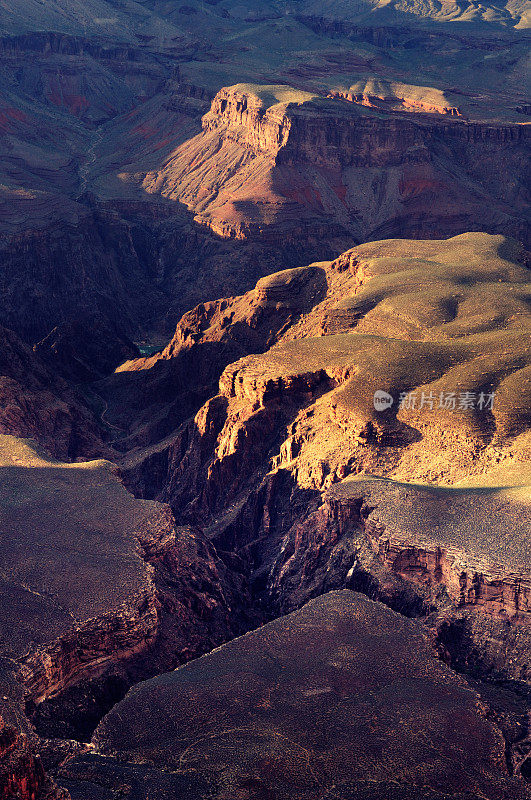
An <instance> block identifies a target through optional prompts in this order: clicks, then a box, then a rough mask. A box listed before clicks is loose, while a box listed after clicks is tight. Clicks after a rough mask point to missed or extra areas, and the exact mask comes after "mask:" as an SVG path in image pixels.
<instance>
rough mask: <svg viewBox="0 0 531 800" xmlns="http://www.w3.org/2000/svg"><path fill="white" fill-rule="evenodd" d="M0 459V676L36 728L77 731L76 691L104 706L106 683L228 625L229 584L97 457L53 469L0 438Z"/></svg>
mask: <svg viewBox="0 0 531 800" xmlns="http://www.w3.org/2000/svg"><path fill="white" fill-rule="evenodd" d="M1 454H2V467H1V474H2V487H3V492H2V500H1V501H0V510H1V515H0V520H1V535H2V542H3V546H2V560H3V564H2V574H3V576H4V577H3V579H2V587H1V592H2V595H3V600H2V603H1V604H0V608H1V620H0V642H1V657H2V676H3V675H4V674H5V675H14V676H15V677H16V678H17V680H18V682H19V683H20V684H22V686H23V687H24V696H25V701H26V706H27V709H29V713H31V714H32V715H33V716H34V718H35V719H36V721H37V725H38V727H40V728H42V729H46V728H47V726H48V724H51V725H52V726H55V728H53V727H52V730H54V735H59V734H62V735H64V732H66V733H67V734H68V733H70V734H71V733H72V732H73V733H74V734H75V735H77V736H81V737H83V736H86V735H87V727H88V732H89V733H90V719H91V713H95V714H96V721H97V719H98V711H99V709H98V708H97V707H96V708H95V710H94V711H93V712H90V709H89V710H86V709H85V708H84V705H83V704H84V702H85V701H84V700H83V698H82V697H81V698H80V697H78V698H77V700H78V704H77V706H76V703H75V702H74V701H75V699H76V697H75V687H76V686H79V685H80V684H83V685H84V686H88V687H89V689H88V694H87V698H86V702H88V703H89V705H90V703H92V704H93V705H94V704H96V705H97V703H98V702H99V701H101V703H103V704H104V703H105V692H107V694H108V695H109V698H107V699H110V698H111V697H112V685H113V681H114V685H115V687H116V691H118V692H119V691H122V693H123V691H124V689H123V688H122V689H121V688H120V687H125V688H126V687H127V685H129V684H130V683H131V682H132V681H133V680H138V679H139V677H142V676H146V675H150V674H153V672H156V671H157V670H160V669H164V668H170V667H172V666H175V665H176V664H179V663H182V661H184V660H186V659H187V658H190V657H192V656H193V655H196V654H197V653H198V652H199V653H201V652H204V650H205V649H208V648H209V647H212V646H214V645H215V644H217V643H218V642H220V641H222V640H223V639H224V638H227V637H228V636H229V635H231V634H232V635H234V633H235V632H237V631H238V630H239V623H238V622H234V623H233V620H232V615H231V610H232V609H231V597H232V595H231V592H232V591H235V587H236V585H235V583H234V580H235V579H234V578H233V579H231V580H226V577H225V572H226V571H225V568H224V565H223V564H222V562H220V561H219V559H218V557H217V555H216V553H215V551H214V549H213V548H212V546H210V545H208V543H206V542H205V541H204V539H203V538H202V537H201V535H200V533H199V532H194V531H193V530H190V529H178V528H176V527H175V521H174V519H173V517H172V515H171V513H170V511H169V509H168V508H167V507H165V506H162V505H160V504H157V503H153V502H150V501H137V500H135V499H134V498H133V497H132V496H131V495H130V494H129V493H128V492H127V491H126V490H125V489H124V488H123V486H122V485H121V483H120V481H119V480H118V478H117V477H116V475H115V474H114V469H113V466H112V465H111V464H110V463H109V462H104V461H95V462H84V463H82V464H65V463H60V462H57V461H53V460H52V459H51V458H50V457H49V456H47V455H46V454H45V453H43V452H40V451H39V450H37V449H35V448H34V447H33V446H32V445H31V444H30V443H28V442H24V441H23V440H20V439H15V438H14V437H9V436H4V437H2V441H1ZM233 587H234V588H233ZM238 588H239V591H240V593H241V594H242V595H243V593H244V591H245V587H244V586H240V587H238ZM236 618H239V619H241V617H238V614H237V612H236V611H235V614H234V619H235V620H236ZM196 622H197V624H196ZM233 625H234V627H233ZM6 670H7V672H6ZM98 681H99V683H98ZM91 682H92V686H93V690H94V692H95V695H94V696H93V697H91V689H90V686H91ZM105 682H106V683H105ZM105 686H107V689H105ZM98 687H99V688H98ZM98 692H99V695H98ZM101 695H103V698H102V697H101ZM98 697H99V698H100V699H99V700H98ZM69 698H70V699H69ZM63 699H64V702H63ZM69 706H70V708H69ZM49 708H51V709H53V710H54V711H55V713H52V715H51V717H52V719H51V722H50V719H49V716H50V715H49V713H48V709H49ZM99 713H100V715H101V711H99ZM69 715H71V718H69ZM54 716H55V717H56V719H55V720H54ZM57 718H58V719H59V721H60V720H63V728H62V729H61V725H60V724H59V722H58V720H57ZM69 725H71V728H70V729H69V727H68V726H69Z"/></svg>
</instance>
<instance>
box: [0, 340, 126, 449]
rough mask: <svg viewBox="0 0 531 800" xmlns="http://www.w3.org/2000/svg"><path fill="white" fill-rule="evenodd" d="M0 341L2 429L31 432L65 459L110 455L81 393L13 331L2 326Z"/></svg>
mask: <svg viewBox="0 0 531 800" xmlns="http://www.w3.org/2000/svg"><path fill="white" fill-rule="evenodd" d="M0 341H1V348H0V433H1V434H12V435H13V436H20V437H35V438H36V439H37V440H38V441H39V443H40V444H42V445H43V446H44V447H47V448H48V449H49V450H50V451H51V452H52V453H53V454H54V455H55V456H57V457H58V458H63V459H65V460H66V459H74V458H78V457H79V456H83V457H85V458H90V457H97V456H105V455H109V454H110V452H111V451H110V449H109V448H108V447H107V446H106V445H105V444H104V442H103V438H105V432H104V429H103V426H100V425H98V424H97V420H96V417H95V415H94V413H93V412H92V410H91V409H90V408H89V407H88V406H87V404H86V402H85V401H84V400H83V399H82V398H81V396H80V395H78V394H77V393H76V392H75V391H74V390H73V389H72V387H71V386H70V385H69V384H68V383H67V382H66V381H64V380H63V379H62V378H61V377H60V376H59V375H57V373H56V372H55V371H53V370H52V369H51V368H50V367H49V366H47V365H46V364H45V363H44V362H43V361H42V360H41V359H40V358H39V357H38V355H36V354H35V353H34V352H32V350H31V348H30V347H28V345H26V344H25V343H24V342H22V341H21V340H20V339H19V337H18V336H17V335H16V334H15V333H14V332H13V331H10V330H8V329H7V328H2V327H0Z"/></svg>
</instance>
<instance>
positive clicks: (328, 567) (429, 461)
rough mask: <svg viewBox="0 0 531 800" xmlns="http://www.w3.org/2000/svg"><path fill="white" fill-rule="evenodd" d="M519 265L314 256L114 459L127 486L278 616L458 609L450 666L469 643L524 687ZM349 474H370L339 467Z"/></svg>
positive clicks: (506, 249) (524, 410) (525, 353)
mask: <svg viewBox="0 0 531 800" xmlns="http://www.w3.org/2000/svg"><path fill="white" fill-rule="evenodd" d="M522 258H523V253H522V251H521V250H520V249H519V248H518V246H517V245H516V244H515V243H511V242H510V241H508V240H504V239H502V238H501V237H490V236H486V235H484V234H467V235H464V236H459V237H455V238H454V239H450V240H448V241H445V242H408V243H405V242H398V241H396V240H395V241H388V242H378V243H374V244H371V245H361V246H359V247H357V248H355V249H354V250H352V251H349V252H348V253H346V254H344V256H342V257H340V258H339V259H337V260H336V261H334V262H331V263H329V264H325V263H323V264H321V265H320V266H319V269H321V270H324V271H325V273H326V278H327V287H328V288H327V292H326V295H325V296H324V297H322V298H321V299H320V302H316V304H315V305H314V306H313V309H312V310H311V311H310V312H308V313H305V314H302V315H300V317H299V318H298V319H293V321H292V324H291V325H290V326H289V327H287V329H286V330H285V331H283V332H282V334H281V335H280V337H276V338H275V339H274V340H273V341H274V342H275V343H274V344H273V346H272V347H270V348H269V349H268V350H265V352H263V354H261V355H252V356H246V357H244V358H241V359H239V360H238V361H237V362H235V363H233V364H230V365H229V366H227V367H226V368H225V370H224V372H223V374H222V375H221V378H220V383H219V394H218V395H217V396H216V397H214V398H212V399H210V400H209V401H208V402H207V403H206V404H205V405H204V406H203V408H202V409H201V410H200V411H199V412H198V414H197V415H196V417H195V420H194V422H193V423H190V424H188V425H184V426H182V427H181V429H180V430H179V431H178V432H177V434H176V436H175V437H174V438H173V441H172V437H168V439H167V440H166V441H164V442H163V443H162V446H161V447H160V448H153V449H151V450H150V451H148V453H147V459H146V461H145V463H144V464H143V461H142V454H141V452H137V453H136V454H135V456H134V458H127V457H126V458H125V459H124V462H123V469H124V474H125V476H126V480H127V481H128V482H129V481H131V485H132V486H135V487H136V490H137V491H139V492H140V493H141V494H142V493H144V494H145V495H146V496H153V495H152V494H151V493H153V492H155V494H156V484H157V483H158V486H159V487H160V488H161V490H162V491H160V493H159V497H160V498H161V499H164V500H166V501H169V502H170V503H171V504H172V506H173V508H174V510H175V512H176V513H177V514H178V515H180V517H181V518H182V519H184V520H186V521H188V522H189V523H193V524H198V525H201V526H205V527H206V529H207V531H208V534H209V536H210V537H211V538H212V540H213V541H214V542H215V543H216V545H217V546H218V547H220V548H221V549H222V550H223V551H229V550H230V551H234V550H236V551H237V552H239V554H240V555H241V556H242V557H243V558H244V559H247V563H248V569H249V570H250V574H251V575H252V576H253V578H252V580H253V581H254V585H255V590H256V592H257V594H258V596H260V597H261V601H262V602H264V598H266V599H265V602H266V605H267V603H271V604H272V607H273V608H274V609H275V610H276V613H277V612H278V611H279V610H291V609H292V608H294V607H296V606H297V605H299V604H300V603H302V602H305V601H306V600H307V599H309V598H310V597H312V596H315V594H319V593H322V592H323V591H326V589H327V588H335V587H338V586H347V587H348V586H354V588H360V587H361V588H366V589H367V591H371V592H374V594H373V596H375V597H378V598H379V599H383V600H385V601H386V602H388V603H390V604H391V605H393V607H395V608H399V609H401V610H404V609H405V610H406V612H407V613H411V614H414V615H419V614H420V615H421V616H424V617H426V618H427V617H429V615H430V614H432V613H436V614H437V615H439V616H438V617H437V621H436V622H433V625H432V627H434V628H437V626H439V627H442V628H444V626H445V625H447V623H448V620H449V619H451V618H452V615H453V618H454V620H455V619H457V618H458V617H459V618H461V619H462V624H463V626H464V627H465V628H466V629H467V630H468V631H469V633H470V640H469V645H468V647H469V651H468V656H467V655H466V653H465V650H466V647H467V645H466V643H464V644H463V647H464V651H463V652H462V653H461V654H460V655H459V656H458V658H459V659H461V661H463V660H464V661H466V659H467V658H468V657H470V658H471V659H472V660H473V658H476V656H474V657H472V655H471V652H472V650H473V649H474V648H476V649H477V650H478V652H480V651H482V652H483V655H484V658H485V662H484V663H485V669H486V671H488V672H491V673H497V674H498V673H499V674H501V675H505V676H506V677H510V678H511V679H515V680H527V678H528V676H527V667H526V664H527V657H526V652H527V650H528V647H529V590H530V561H529V546H528V537H527V531H528V528H529V496H528V490H527V489H526V488H525V485H526V478H525V474H524V465H525V462H526V459H527V458H528V453H529V443H528V434H527V432H526V431H527V427H528V424H529V405H528V402H527V400H526V397H527V392H528V390H529V384H528V367H527V366H526V364H528V359H529V334H528V326H529V315H528V311H527V309H526V308H525V306H524V304H523V303H522V299H523V295H522V290H523V287H524V284H525V282H526V280H527V268H526V267H525V266H524V264H523V263H522V261H521V259H522ZM267 280H268V282H269V283H270V284H274V283H275V281H276V278H275V276H272V277H271V278H269V279H267ZM279 280H282V273H281V274H280V276H279ZM316 301H317V298H316ZM213 329H214V328H213ZM228 329H230V326H229V328H228ZM215 330H216V331H217V332H216V336H220V335H221V334H220V332H219V329H215ZM332 331H333V332H332ZM194 346H195V345H193V346H192V350H191V352H192V351H193V347H194ZM262 349H263V348H262ZM378 393H380V394H383V396H384V399H385V400H386V404H387V405H386V406H385V407H383V408H382V407H380V406H377V405H375V402H374V398H375V394H378ZM465 401H466V402H465ZM156 458H158V459H159V460H158V462H157V464H158V471H157V472H156V473H154V472H153V471H152V469H151V468H152V465H153V463H154V461H155V459H156ZM364 472H365V473H369V474H373V475H378V476H380V478H379V479H378V480H376V479H374V480H369V479H367V480H365V481H364V480H361V479H360V481H351V480H350V479H349V477H348V476H352V475H356V474H358V473H364ZM154 474H156V475H157V480H156V481H155V482H151V483H149V478H150V476H151V477H153V475H154ZM463 481H465V483H464V484H462V482H463ZM518 487H520V488H518ZM351 494H352V498H351V499H347V498H349V497H351ZM362 509H363V511H362ZM452 509H453V511H452ZM343 525H345V526H346V527H345V528H343ZM347 530H348V533H346V531H347ZM341 531H343V533H342V532H341ZM501 542H503V543H504V544H503V550H500V547H502V545H501V544H500V543H501ZM352 581H353V582H354V583H352ZM478 620H480V621H481V620H482V622H478ZM429 624H430V625H431V624H432V622H430V623H429ZM482 625H483V628H482ZM474 626H476V627H474ZM492 626H494V628H495V629H496V630H494V629H493V630H492V631H491V634H489V636H490V639H491V642H490V644H489V643H487V642H485V641H483V643H482V644H480V639H481V637H482V636H483V635H484V634H485V631H486V630H487V629H489V628H491V627H492ZM473 629H474V630H473ZM481 630H483V634H482V633H481ZM437 635H438V634H437V632H435V633H434V636H435V637H437ZM507 637H509V638H507ZM509 639H510V640H511V643H512V644H511V647H513V649H514V653H513V655H514V657H513V658H512V659H510V660H508V659H506V658H505V656H504V655H503V653H504V652H505V650H504V648H505V647H507V646H509V645H508V641H509ZM463 641H464V639H463ZM504 641H505V645H503V644H502V643H503V642H504ZM448 657H450V656H448ZM454 657H456V658H457V655H456V654H454ZM478 658H479V657H478ZM476 660H477V658H476ZM479 660H481V659H479Z"/></svg>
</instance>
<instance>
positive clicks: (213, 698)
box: [62, 591, 525, 800]
mask: <svg viewBox="0 0 531 800" xmlns="http://www.w3.org/2000/svg"><path fill="white" fill-rule="evenodd" d="M457 709H459V710H458V712H457V711H456V710H457ZM456 713H457V715H458V716H457V717H456ZM94 741H95V743H96V744H97V746H98V748H99V751H100V753H102V754H103V755H105V756H106V758H105V759H98V758H94V757H93V756H90V755H87V756H86V757H84V758H82V759H81V760H74V761H73V762H71V763H69V764H68V765H66V766H65V768H64V770H63V772H62V780H63V781H64V783H65V785H66V786H67V787H68V788H70V781H71V780H72V786H71V792H72V797H73V798H76V797H81V796H83V795H81V794H80V793H79V794H76V789H77V787H78V786H79V784H77V783H76V779H77V780H79V779H83V778H84V779H85V780H86V781H87V783H88V784H89V786H90V784H91V783H92V782H94V783H96V781H97V784H98V785H102V784H103V787H104V788H105V789H107V790H108V791H109V790H112V789H113V788H115V787H116V785H117V780H116V773H118V774H119V775H121V777H122V780H126V776H127V775H128V773H130V772H131V770H132V769H133V768H134V767H133V765H134V764H135V762H137V763H139V762H140V763H141V764H142V766H141V767H140V768H137V769H138V771H139V772H140V774H141V775H142V773H144V774H149V773H150V772H151V773H153V772H154V773H155V775H156V774H157V772H158V775H159V776H160V777H159V785H162V778H163V776H164V774H165V773H169V774H168V778H167V781H168V784H169V783H170V781H171V780H172V779H173V781H174V784H173V790H174V791H175V787H176V786H177V785H181V786H183V787H184V786H185V785H187V796H189V797H193V798H195V800H200V798H207V797H210V798H227V797H229V796H230V797H233V798H236V797H241V798H244V797H245V798H259V797H274V798H277V800H283V798H286V800H287V798H290V800H295V798H296V799H297V800H303V798H308V800H310V798H311V799H312V800H314V799H315V798H317V797H319V798H325V797H326V798H332V797H342V798H343V797H351V796H352V797H366V796H369V797H370V796H378V797H384V796H387V793H392V791H393V788H394V789H395V790H396V791H399V792H400V791H401V792H403V796H404V797H406V796H407V797H410V798H421V797H433V798H440V799H441V800H442V799H443V798H450V797H453V798H456V797H463V798H465V797H472V796H479V795H483V796H485V797H488V798H507V800H509V798H517V797H522V798H523V797H525V792H524V791H523V790H522V787H521V786H519V784H518V782H517V781H515V780H513V779H511V778H510V777H509V776H508V775H507V773H506V771H505V769H506V768H505V766H504V745H503V740H502V739H501V736H500V734H499V732H498V731H497V730H496V729H495V728H494V727H493V726H492V724H491V723H490V722H488V721H487V719H486V718H485V716H484V712H483V709H482V706H481V703H480V702H479V698H478V696H477V695H476V694H475V693H474V692H472V691H471V690H470V688H468V687H467V686H466V684H465V682H464V681H463V680H462V679H460V678H458V677H457V676H455V675H454V674H452V673H451V672H450V671H449V670H448V669H447V668H445V667H444V665H442V664H441V662H440V661H437V660H436V659H435V658H434V656H433V655H432V654H431V653H430V651H429V649H428V647H427V644H426V642H425V641H424V638H423V636H422V633H421V628H420V627H419V625H418V623H415V622H413V621H410V620H406V619H404V618H403V617H400V616H399V615H397V614H395V613H393V612H392V611H390V610H389V609H387V608H385V607H384V606H382V605H379V604H376V603H373V602H371V601H370V600H368V599H367V598H365V597H363V596H361V595H359V594H356V593H352V592H347V591H344V592H337V593H336V592H334V593H331V594H327V595H325V596H323V597H320V598H319V599H317V600H313V601H312V602H310V603H309V604H308V605H306V606H304V607H303V608H302V609H301V610H300V611H298V612H294V613H293V614H290V615H288V616H287V617H284V618H282V619H278V620H275V621H274V622H271V623H269V624H267V625H265V626H264V627H262V628H260V629H259V630H257V631H253V632H252V633H249V634H247V635H246V636H244V637H241V638H239V639H237V640H235V641H233V642H230V643H229V644H227V645H224V646H223V647H221V648H219V649H218V650H216V651H214V652H213V653H211V654H209V655H207V656H204V657H203V658H201V659H198V660H197V661H194V662H193V663H191V664H188V665H186V666H184V667H181V668H180V669H178V670H177V671H175V672H173V673H169V674H167V675H164V676H161V677H158V678H155V679H153V680H152V681H148V682H147V683H144V684H141V685H140V686H138V687H137V688H136V689H134V690H132V691H131V692H130V693H129V694H128V695H127V697H126V698H125V699H124V700H123V701H122V703H120V704H119V705H118V706H117V708H116V709H115V710H113V711H112V712H111V713H110V714H109V715H108V716H107V717H106V718H105V719H104V720H103V722H102V723H101V725H100V726H99V728H98V730H97V731H96V734H95V739H94ZM115 757H117V758H118V759H119V761H114V758H115ZM123 762H125V764H124V763H123ZM113 771H114V774H113ZM504 773H505V774H504ZM170 775H171V777H170ZM391 776H392V777H391ZM168 784H167V786H166V787H164V788H165V791H164V790H163V791H161V792H160V795H159V796H160V797H161V798H163V797H170V796H175V795H171V794H170V791H171V790H170V787H169V785H168ZM377 790H379V794H378V795H376V794H375V793H376V791H377ZM371 791H372V792H373V795H371V794H370V792H371ZM356 792H357V794H356ZM364 792H365V793H366V794H364ZM351 793H352V794H351ZM109 796H111V795H110V793H109ZM390 796H391V794H390ZM398 796H402V795H400V794H399V795H398Z"/></svg>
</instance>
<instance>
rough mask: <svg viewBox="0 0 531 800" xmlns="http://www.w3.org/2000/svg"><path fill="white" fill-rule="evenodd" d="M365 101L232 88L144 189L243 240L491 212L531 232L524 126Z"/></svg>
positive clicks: (421, 232)
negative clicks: (412, 113)
mask: <svg viewBox="0 0 531 800" xmlns="http://www.w3.org/2000/svg"><path fill="white" fill-rule="evenodd" d="M365 105H367V104H365ZM365 105H361V106H360V105H359V104H355V103H354V104H350V103H343V102H338V101H337V100H333V99H328V100H325V99H322V98H320V97H318V96H316V95H312V94H310V93H308V92H301V91H297V90H293V89H290V87H287V86H247V85H244V84H238V85H236V86H234V87H230V88H228V89H222V90H221V91H220V92H219V93H218V94H217V95H216V97H215V98H214V100H213V102H212V106H211V110H210V112H209V113H208V114H206V115H205V116H204V117H203V133H202V134H200V135H199V136H197V137H195V138H193V139H190V140H188V141H186V142H184V143H183V144H182V145H181V147H180V148H178V150H177V151H176V153H175V154H174V155H173V157H172V158H171V160H169V161H168V162H167V164H166V165H165V167H164V168H163V169H162V170H159V171H157V172H153V173H150V174H148V175H147V176H146V178H145V179H144V182H143V186H144V188H145V189H146V190H147V191H148V192H157V193H158V192H161V193H162V194H163V195H164V196H166V197H169V198H171V199H173V200H176V199H179V200H180V201H181V202H184V203H185V204H186V205H187V206H188V208H190V209H191V210H192V211H193V212H194V213H195V219H196V220H197V221H198V222H200V223H201V224H203V225H207V226H209V227H210V228H212V230H214V231H215V232H216V233H217V234H219V235H220V236H223V237H229V238H236V239H246V238H249V237H253V236H254V237H256V236H258V235H262V233H264V232H267V230H268V229H270V230H271V231H273V230H274V229H275V228H277V229H278V230H280V231H283V232H284V235H288V236H293V235H294V233H295V232H296V231H298V230H302V229H303V228H304V227H307V229H308V230H311V229H312V228H314V229H315V228H317V229H320V230H322V231H324V232H325V234H324V235H325V236H326V237H327V238H328V239H331V238H333V237H334V236H335V237H340V236H341V235H343V236H346V237H348V236H351V237H353V238H356V239H358V240H361V241H367V240H368V239H371V238H373V239H374V238H379V237H381V236H384V235H385V236H387V237H393V236H405V237H407V236H411V235H412V234H413V233H414V234H415V235H416V236H419V237H422V236H428V235H431V234H432V232H433V231H437V232H438V235H439V236H441V235H451V234H452V233H458V232H462V231H464V230H471V229H474V228H475V227H476V225H477V222H478V221H479V219H480V215H481V227H482V229H483V230H487V231H489V232H492V233H495V232H500V233H501V232H503V233H506V234H512V235H514V236H516V237H517V238H520V237H521V236H524V237H525V236H526V234H525V228H526V225H525V222H524V219H525V213H526V212H525V210H524V205H521V206H520V205H519V204H520V200H519V199H517V198H519V197H522V199H523V195H521V191H520V189H519V188H516V187H515V184H514V179H513V176H514V175H515V174H520V173H521V171H522V170H524V171H525V169H526V167H525V161H526V158H525V149H526V145H525V141H526V138H527V133H528V131H527V128H526V126H525V125H518V124H516V125H514V124H513V125H497V126H496V125H492V124H484V123H475V124H470V123H468V122H464V121H462V122H460V121H458V120H456V121H455V122H454V123H446V122H444V123H443V122H441V121H439V120H437V119H433V118H428V120H425V119H422V115H419V118H418V119H415V120H414V121H413V120H411V119H408V118H407V117H408V115H407V114H406V115H403V116H400V115H395V116H393V115H386V114H383V113H378V112H373V111H369V110H367V109H366V108H365ZM501 143H503V148H504V163H503V168H502V170H500V171H499V175H498V177H499V180H498V181H497V184H496V192H497V196H496V198H494V197H492V204H490V203H489V208H488V210H486V209H485V205H484V197H485V191H487V192H489V191H490V188H489V187H492V155H491V154H492V153H493V151H494V150H495V149H497V148H498V147H499V146H500V145H501ZM450 154H451V155H450ZM480 154H481V155H480ZM456 164H459V174H458V173H457V171H456ZM482 164H488V169H485V170H484V172H482V169H483V167H482ZM376 170H380V172H379V173H376ZM502 172H503V174H502ZM220 175H222V176H223V180H222V182H221V185H220ZM503 184H504V185H503ZM465 186H466V189H465ZM508 203H512V211H511V210H510V209H509V206H508ZM524 204H525V201H524ZM519 208H520V210H518V209H519ZM428 209H429V210H428ZM480 209H481V211H480Z"/></svg>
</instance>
